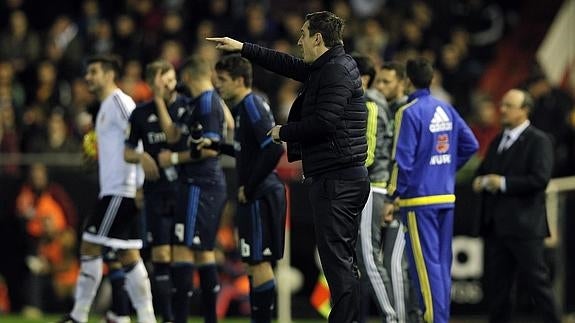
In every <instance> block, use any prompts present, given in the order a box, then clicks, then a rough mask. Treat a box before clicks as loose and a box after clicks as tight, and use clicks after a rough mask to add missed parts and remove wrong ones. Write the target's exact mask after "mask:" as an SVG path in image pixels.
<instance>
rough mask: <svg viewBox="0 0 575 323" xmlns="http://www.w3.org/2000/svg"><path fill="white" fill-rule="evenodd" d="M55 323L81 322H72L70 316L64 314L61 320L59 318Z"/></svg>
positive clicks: (77, 322)
mask: <svg viewBox="0 0 575 323" xmlns="http://www.w3.org/2000/svg"><path fill="white" fill-rule="evenodd" d="M55 323H81V322H80V321H76V320H74V318H73V317H72V316H70V314H66V315H65V316H64V317H63V318H61V319H60V320H59V321H56V322H55Z"/></svg>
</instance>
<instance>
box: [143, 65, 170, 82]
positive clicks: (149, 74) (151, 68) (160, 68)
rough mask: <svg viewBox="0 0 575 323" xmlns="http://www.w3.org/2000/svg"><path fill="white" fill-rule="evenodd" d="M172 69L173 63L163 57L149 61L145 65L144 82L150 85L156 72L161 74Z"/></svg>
mask: <svg viewBox="0 0 575 323" xmlns="http://www.w3.org/2000/svg"><path fill="white" fill-rule="evenodd" d="M173 69H174V65H172V64H170V62H168V61H166V60H163V59H159V60H157V61H153V62H151V63H150V64H148V65H146V72H145V74H146V75H145V77H146V83H148V85H150V86H151V85H153V84H154V78H156V74H158V72H160V75H162V74H165V73H166V72H168V71H169V70H173Z"/></svg>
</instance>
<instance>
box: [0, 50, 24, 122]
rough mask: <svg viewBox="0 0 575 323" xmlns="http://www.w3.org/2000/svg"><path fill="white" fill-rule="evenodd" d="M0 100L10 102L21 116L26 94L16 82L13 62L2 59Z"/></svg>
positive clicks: (0, 60) (0, 67)
mask: <svg viewBox="0 0 575 323" xmlns="http://www.w3.org/2000/svg"><path fill="white" fill-rule="evenodd" d="M0 46H2V45H1V44H0ZM0 48H1V47H0ZM0 100H1V101H8V102H10V104H12V106H13V107H14V109H16V111H15V112H16V113H17V114H18V116H21V114H22V111H23V110H24V105H25V103H26V92H25V91H24V87H23V86H22V84H21V83H20V82H18V81H17V80H16V77H15V71H14V65H13V64H12V62H10V61H9V60H2V59H0Z"/></svg>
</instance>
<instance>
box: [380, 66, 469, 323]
mask: <svg viewBox="0 0 575 323" xmlns="http://www.w3.org/2000/svg"><path fill="white" fill-rule="evenodd" d="M406 73H407V76H408V79H409V80H408V84H407V87H408V89H409V93H410V95H409V97H408V103H407V104H406V105H404V106H403V107H401V108H400V109H399V111H398V112H397V113H396V116H395V124H396V128H395V136H394V145H393V150H392V159H393V168H392V173H391V179H390V183H389V185H388V187H387V189H388V198H389V199H390V200H396V201H397V204H398V205H399V207H400V215H401V219H402V221H403V223H404V224H405V225H406V227H407V233H406V236H405V239H406V245H407V254H408V259H409V261H410V266H409V268H410V274H411V277H412V281H413V283H414V284H415V289H416V291H419V293H418V294H419V295H418V296H419V301H420V306H421V309H422V310H423V312H424V316H423V317H424V320H425V322H448V320H449V305H450V289H451V259H452V252H451V240H452V235H453V208H454V203H455V195H454V188H455V172H456V171H457V169H459V168H460V167H461V166H463V164H465V162H467V160H468V159H469V158H470V157H471V155H473V154H474V153H475V151H477V148H478V143H477V140H476V139H475V137H474V136H473V134H472V132H471V130H470V129H469V127H468V126H467V125H466V124H465V122H464V121H463V119H462V118H461V117H460V116H459V114H458V113H457V111H456V110H455V109H454V108H453V107H452V106H451V105H450V104H448V103H446V102H443V101H440V100H438V99H436V98H435V97H433V96H432V95H431V94H430V91H429V85H430V83H431V79H432V78H433V67H432V65H431V63H430V62H429V61H427V60H425V59H421V58H418V59H413V60H409V61H408V62H407V65H406ZM392 211H393V206H392V205H388V206H386V209H385V212H386V213H391V212H392Z"/></svg>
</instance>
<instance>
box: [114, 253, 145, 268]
mask: <svg viewBox="0 0 575 323" xmlns="http://www.w3.org/2000/svg"><path fill="white" fill-rule="evenodd" d="M118 259H119V260H120V262H121V263H122V265H123V266H124V267H126V266H130V265H133V264H135V263H137V262H138V261H140V259H141V257H140V251H139V250H137V249H126V250H120V251H118Z"/></svg>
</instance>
